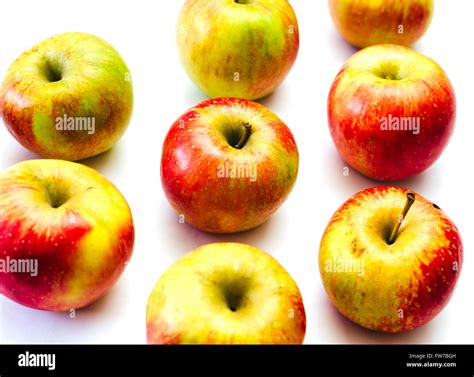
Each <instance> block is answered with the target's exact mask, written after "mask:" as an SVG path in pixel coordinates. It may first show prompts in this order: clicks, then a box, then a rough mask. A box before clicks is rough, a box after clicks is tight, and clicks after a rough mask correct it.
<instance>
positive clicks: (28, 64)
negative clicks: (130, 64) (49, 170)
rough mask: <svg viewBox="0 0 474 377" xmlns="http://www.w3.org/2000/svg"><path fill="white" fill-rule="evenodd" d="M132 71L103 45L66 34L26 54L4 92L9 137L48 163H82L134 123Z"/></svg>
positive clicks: (0, 91) (0, 102)
mask: <svg viewBox="0 0 474 377" xmlns="http://www.w3.org/2000/svg"><path fill="white" fill-rule="evenodd" d="M132 108H133V92H132V83H131V79H130V73H129V70H128V68H127V66H126V64H125V62H124V61H123V60H122V58H121V57H120V55H119V54H118V53H117V51H116V50H115V49H114V48H113V47H112V46H111V45H110V44H108V43H107V42H105V41H104V40H102V39H100V38H98V37H96V36H93V35H89V34H84V33H64V34H59V35H56V36H54V37H52V38H49V39H46V40H44V41H43V42H41V43H39V44H37V45H36V46H34V47H32V48H31V49H29V50H28V51H26V52H24V53H23V54H22V55H21V56H20V57H19V58H18V59H17V60H15V62H13V64H12V65H11V66H10V68H9V70H8V72H7V74H6V77H5V79H4V81H3V84H2V86H1V88H0V111H1V114H2V116H3V120H4V122H5V125H6V126H7V128H8V130H9V131H10V132H11V134H12V135H13V136H14V137H15V138H16V139H17V140H18V141H19V142H20V143H21V144H22V145H23V146H24V147H25V148H27V149H29V150H30V151H32V152H34V153H37V154H40V155H41V156H45V157H49V158H58V159H64V160H72V161H74V160H80V159H84V158H87V157H91V156H94V155H97V154H99V153H102V152H105V151H107V150H108V149H110V148H112V147H113V146H114V144H115V143H117V141H118V140H119V139H120V137H121V136H122V134H123V133H124V132H125V130H126V128H127V126H128V123H129V121H130V118H131V114H132Z"/></svg>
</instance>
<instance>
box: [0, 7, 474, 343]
mask: <svg viewBox="0 0 474 377" xmlns="http://www.w3.org/2000/svg"><path fill="white" fill-rule="evenodd" d="M182 4H183V2H182V1H176V0H174V1H131V0H130V1H117V0H109V1H97V0H93V1H91V0H80V1H63V0H57V1H52V0H41V1H37V0H30V1H22V0H20V1H19V0H15V1H2V2H1V5H0V14H1V15H2V21H1V22H0V36H1V37H0V72H1V75H3V74H4V73H5V72H6V70H7V68H8V66H9V64H10V63H11V62H12V61H13V60H14V59H16V58H17V57H18V56H19V55H20V54H21V53H22V52H23V51H24V50H26V49H28V48H30V47H31V46H33V45H34V44H36V43H37V42H39V41H41V40H43V39H45V38H47V37H50V36H52V35H54V34H57V33H62V32H65V31H83V32H89V33H93V34H96V35H98V36H100V37H102V38H104V39H105V40H107V41H108V42H110V43H111V44H112V45H113V46H114V47H115V48H116V49H117V50H118V51H119V52H120V53H121V55H122V56H123V58H124V59H125V61H126V62H127V64H128V66H129V68H130V70H131V72H132V77H133V84H134V93H135V108H134V114H133V119H132V122H131V124H130V127H129V129H128V131H127V133H126V134H125V136H124V137H123V138H122V140H121V141H120V143H119V144H117V145H116V147H115V148H113V149H112V150H111V151H109V152H107V153H105V154H103V155H101V156H98V157H95V158H91V159H88V160H85V161H84V162H83V163H85V164H86V165H88V166H91V167H93V168H95V169H97V170H99V171H100V172H101V173H102V174H104V175H105V176H107V177H108V178H109V179H110V180H111V181H112V182H114V183H115V184H116V186H117V187H118V188H119V189H120V190H121V192H122V193H123V194H124V196H125V197H126V198H127V200H128V202H129V204H130V206H131V208H132V212H133V214H134V221H135V228H136V243H135V249H134V255H133V257H132V260H131V262H130V264H129V265H128V267H127V269H126V271H125V273H124V275H123V276H122V278H121V279H120V281H119V282H118V284H117V285H116V286H115V287H114V288H113V289H112V290H111V291H110V292H109V294H108V295H107V296H106V297H105V298H103V299H101V300H99V301H98V302H96V303H95V304H93V305H91V306H89V307H87V308H84V309H81V310H79V311H77V312H76V318H75V319H70V318H69V316H68V314H65V313H49V312H43V311H37V310H33V309H28V308H25V307H22V306H20V305H17V304H16V303H14V302H11V301H9V300H8V299H6V298H4V297H0V343H144V342H145V308H146V302H147V298H148V295H149V293H150V292H151V290H152V288H153V286H154V284H155V283H156V281H157V279H158V278H159V276H160V275H161V273H162V272H163V271H164V270H165V269H166V268H167V267H168V266H169V265H170V264H171V263H172V262H174V261H175V260H176V259H177V258H178V257H180V256H182V255H184V254H185V253H186V252H188V251H190V250H192V249H194V248H196V247H197V246H199V245H202V244H206V243H209V242H216V241H239V242H244V243H248V244H251V245H254V246H256V247H259V248H261V249H263V250H265V251H267V252H269V253H270V254H272V255H273V256H274V257H275V258H276V259H278V260H279V262H280V263H281V264H282V265H283V266H284V267H285V268H286V269H287V270H288V271H289V272H290V274H291V275H292V276H293V277H294V279H295V280H296V281H297V283H298V285H299V287H300V289H301V291H302V294H303V299H304V303H305V307H306V314H307V324H308V326H307V333H306V340H305V341H306V343H319V344H320V343H473V342H474V328H473V325H472V318H473V317H474V304H473V295H472V291H473V287H474V260H473V258H472V247H473V244H474V240H473V234H474V232H473V231H472V224H473V221H472V216H474V215H473V204H472V186H471V183H472V180H471V177H472V174H473V171H472V165H471V163H470V161H472V152H473V147H472V140H473V138H474V131H473V127H474V125H473V123H472V116H471V114H472V113H471V112H472V111H473V109H474V103H473V95H472V88H473V87H474V75H473V73H472V72H473V70H472V69H473V59H474V56H473V54H472V36H474V22H473V21H472V14H473V12H474V3H473V2H472V1H470V0H464V1H461V0H458V1H455V2H454V1H447V0H437V1H436V4H435V13H434V18H433V22H432V24H431V27H430V29H429V30H428V32H427V33H426V34H425V35H424V37H423V38H422V39H421V40H420V41H419V42H418V43H417V44H416V45H414V46H413V47H414V48H415V49H416V50H418V51H420V52H422V53H424V54H425V55H427V56H429V57H431V58H433V59H435V60H436V61H437V62H438V63H439V64H440V65H441V67H443V68H444V70H445V71H446V72H447V74H448V76H449V77H450V79H451V81H452V83H453V86H454V88H455V91H456V94H457V109H458V113H457V122H456V123H457V124H456V129H455V132H454V136H453V138H452V139H451V142H450V144H449V146H448V148H447V149H446V150H445V152H444V154H443V155H442V157H441V158H440V159H439V160H438V162H437V163H436V164H435V165H434V166H432V167H431V168H430V169H428V170H427V171H425V172H424V173H423V174H421V175H419V176H417V177H415V178H413V179H409V180H406V181H403V182H399V183H398V185H400V186H404V187H407V188H409V189H412V190H415V191H417V192H418V193H420V194H422V195H424V196H426V197H427V198H429V199H431V200H432V201H434V202H436V203H437V204H438V205H440V206H441V208H443V209H444V210H445V212H446V213H447V214H448V215H449V216H450V217H451V218H452V219H453V220H454V222H455V223H456V224H457V226H458V227H459V229H460V231H461V234H462V235H463V239H464V248H465V259H464V260H465V263H464V266H463V271H462V273H461V277H460V280H459V282H458V286H457V289H456V291H455V293H454V296H453V298H452V300H451V301H450V303H449V304H448V306H447V307H446V308H445V310H444V311H443V312H442V313H441V314H440V315H439V316H438V317H437V318H435V319H434V320H433V321H432V322H431V323H429V324H427V325H426V326H424V327H422V328H420V329H418V330H415V331H413V332H410V333H407V334H399V335H387V334H377V333H374V332H371V331H368V330H365V329H362V328H360V327H358V326H356V325H354V324H352V323H350V322H349V321H348V320H346V319H344V318H343V317H342V316H340V315H339V314H338V313H337V312H336V311H335V309H334V308H333V307H332V305H331V304H330V302H329V301H328V299H327V297H326V295H325V293H324V290H323V287H322V284H321V280H320V277H319V272H318V264H317V257H318V247H319V242H320V239H321V236H322V233H323V231H324V228H325V226H326V224H327V222H328V220H329V219H330V217H331V216H332V214H333V212H334V211H335V210H336V209H337V208H338V206H339V205H340V204H341V203H342V202H343V201H345V200H346V199H347V198H348V197H350V196H351V195H353V194H354V193H356V192H357V191H359V190H361V189H364V188H366V187H369V186H374V185H377V182H374V181H371V180H369V179H367V178H365V177H363V176H361V175H359V174H358V173H356V172H354V171H353V170H351V171H350V175H349V176H348V177H345V176H344V175H343V174H342V173H343V167H344V166H345V164H344V162H343V161H341V159H340V158H339V157H338V154H337V152H336V150H335V148H334V146H333V143H332V140H331V138H330V135H329V132H328V127H327V120H326V100H327V94H328V91H329V88H330V85H331V82H332V80H333V79H334V77H335V75H336V74H337V72H338V70H339V68H340V66H341V65H342V64H343V63H344V61H345V60H346V59H347V58H348V57H349V56H350V55H352V54H353V53H354V52H355V49H354V48H353V47H351V46H349V45H348V44H347V43H346V42H345V41H344V40H343V39H341V37H339V35H338V34H337V32H336V31H335V29H334V27H333V25H332V21H331V19H330V16H329V12H328V9H327V3H326V1H314V0H293V1H292V5H293V7H294V9H295V12H296V14H297V17H298V21H299V27H300V36H301V46H300V53H299V56H298V59H297V62H296V64H295V66H294V68H293V70H292V71H291V73H290V74H289V75H288V77H287V79H286V81H285V82H284V84H283V85H282V86H281V87H280V88H279V89H278V90H277V91H276V92H275V93H274V94H273V95H271V96H269V97H268V98H266V99H264V100H263V101H261V103H263V104H264V105H266V106H268V107H269V108H270V109H272V110H273V111H274V112H276V113H277V114H278V115H279V116H280V117H281V118H282V119H283V120H284V121H285V123H286V124H287V125H288V126H289V127H290V128H291V130H292V131H293V133H294V135H295V138H296V141H297V143H298V147H299V151H300V174H299V177H298V180H297V183H296V186H295V188H294V190H293V192H292V194H291V195H290V197H289V199H288V200H287V202H286V203H285V204H284V205H283V206H282V208H281V209H280V210H279V211H278V212H277V213H276V215H274V216H273V217H272V218H271V219H270V220H269V221H268V222H267V223H266V224H264V225H263V226H261V227H259V228H257V229H254V230H251V231H248V232H246V233H243V234H239V235H229V236H212V235H208V234H204V233H202V232H200V231H198V230H195V229H193V228H192V227H190V226H188V225H181V224H179V222H178V217H177V215H176V213H175V212H174V211H173V210H172V209H171V208H170V206H169V205H168V203H167V201H166V199H165V197H164V194H163V191H162V189H161V184H160V171H159V166H160V156H161V145H162V143H163V140H164V137H165V135H166V132H167V130H168V128H169V127H170V126H171V124H172V123H173V122H174V120H175V119H176V118H178V116H180V115H181V114H182V113H183V112H184V111H185V110H187V109H188V108H190V107H191V106H193V105H195V104H197V103H198V102H200V101H201V100H204V99H205V98H206V97H205V96H204V95H203V94H202V93H200V92H199V91H198V89H196V88H195V87H194V86H193V84H192V83H191V81H190V80H189V79H188V77H187V75H186V73H185V72H184V70H183V69H182V67H181V65H180V62H179V59H178V55H177V51H176V46H175V22H176V18H177V15H178V12H179V10H180V8H181V5H182ZM0 123H1V121H0ZM37 157H38V156H36V155H33V154H31V153H30V152H28V151H26V150H25V149H23V148H22V147H21V146H20V145H19V144H18V143H17V142H16V141H15V140H14V139H13V137H11V136H10V134H9V133H8V132H7V131H6V129H5V127H3V125H2V124H0V169H4V168H7V167H8V166H10V165H12V164H14V163H16V162H19V161H22V160H26V159H31V158H37Z"/></svg>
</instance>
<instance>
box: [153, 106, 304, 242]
mask: <svg viewBox="0 0 474 377" xmlns="http://www.w3.org/2000/svg"><path fill="white" fill-rule="evenodd" d="M297 173H298V149H297V147H296V143H295V140H294V138H293V135H292V134H291V131H290V130H289V129H288V127H287V126H286V125H285V124H284V123H283V122H282V121H281V120H280V119H279V118H278V117H277V116H276V115H275V114H274V113H273V112H271V111H270V110H269V109H267V108H266V107H264V106H262V105H259V104H257V103H255V102H251V101H248V100H244V99H237V98H218V99H211V100H207V101H204V102H201V103H200V104H198V105H197V106H195V107H193V108H192V109H190V110H189V111H187V112H186V113H185V114H184V115H183V116H181V117H180V118H179V119H178V120H177V121H176V122H175V123H174V124H173V126H172V127H171V129H170V130H169V132H168V135H167V136H166V139H165V141H164V144H163V152H162V158H161V180H162V185H163V189H164V191H165V194H166V197H167V198H168V200H169V202H170V203H171V205H172V206H173V207H174V208H175V209H176V210H177V211H178V213H179V214H182V215H184V216H185V220H186V221H187V222H188V223H190V224H192V225H194V226H195V227H197V228H199V229H201V230H204V231H207V232H214V233H233V232H240V231H244V230H247V229H251V228H254V227H256V226H258V225H260V224H262V223H263V222H264V221H265V220H267V219H268V217H269V216H270V215H271V214H272V213H273V212H275V211H276V210H277V209H278V208H279V207H280V205H281V204H282V203H283V202H284V201H285V199H286V197H287V196H288V194H289V193H290V191H291V189H292V187H293V185H294V183H295V180H296V176H297Z"/></svg>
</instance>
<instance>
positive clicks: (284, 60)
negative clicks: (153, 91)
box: [177, 0, 299, 99]
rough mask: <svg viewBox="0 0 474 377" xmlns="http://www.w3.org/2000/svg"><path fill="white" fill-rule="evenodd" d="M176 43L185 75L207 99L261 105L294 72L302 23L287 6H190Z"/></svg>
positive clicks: (279, 2)
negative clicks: (253, 101) (254, 101)
mask: <svg viewBox="0 0 474 377" xmlns="http://www.w3.org/2000/svg"><path fill="white" fill-rule="evenodd" d="M177 43H178V50H179V55H180V58H181V62H182V64H183V66H184V68H185V70H186V72H187V73H188V75H189V77H190V78H191V80H192V81H193V82H194V83H195V84H196V85H197V86H198V87H199V89H201V91H203V92H204V93H205V94H207V95H208V96H210V97H239V98H246V99H258V98H261V97H265V96H266V95H268V94H270V93H272V92H273V91H274V90H275V88H276V87H277V86H279V85H280V84H281V82H282V81H283V80H284V79H285V77H286V75H287V74H288V72H289V71H290V69H291V68H292V66H293V64H294V62H295V60H296V56H297V54H298V47H299V32H298V22H297V20H296V16H295V13H294V11H293V9H292V7H291V5H290V3H289V2H288V1H287V0H206V1H202V0H187V1H186V3H185V4H184V6H183V8H182V10H181V13H180V15H179V19H178V23H177Z"/></svg>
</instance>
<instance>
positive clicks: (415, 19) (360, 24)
mask: <svg viewBox="0 0 474 377" xmlns="http://www.w3.org/2000/svg"><path fill="white" fill-rule="evenodd" d="M328 4H329V11H330V13H331V17H332V19H333V21H334V24H335V26H336V29H337V30H338V31H339V33H340V34H341V35H342V36H343V37H344V38H345V39H346V40H347V41H348V42H349V43H351V44H352V45H354V46H356V47H367V46H371V45H376V44H382V43H393V44H398V45H404V46H410V45H412V44H413V43H415V42H416V41H417V40H418V39H420V38H421V36H422V35H423V34H424V33H425V32H426V30H427V29H428V27H429V26H430V23H431V18H432V16H433V0H409V1H405V0H364V1H357V0H329V1H328ZM400 25H402V26H403V33H399V31H400V30H399V27H400Z"/></svg>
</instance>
